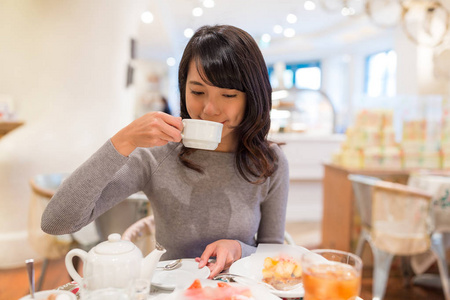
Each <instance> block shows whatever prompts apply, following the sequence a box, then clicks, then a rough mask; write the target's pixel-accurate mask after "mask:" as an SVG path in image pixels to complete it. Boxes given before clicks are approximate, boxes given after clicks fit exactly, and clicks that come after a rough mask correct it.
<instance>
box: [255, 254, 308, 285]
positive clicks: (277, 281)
mask: <svg viewBox="0 0 450 300" xmlns="http://www.w3.org/2000/svg"><path fill="white" fill-rule="evenodd" d="M262 274H263V281H264V282H265V283H268V284H270V285H271V286H273V287H274V288H276V289H277V290H290V289H292V288H294V287H295V286H296V285H298V284H299V283H301V282H302V267H301V265H300V263H299V262H297V261H296V260H294V259H293V258H292V257H287V256H278V257H266V258H265V259H264V268H263V270H262Z"/></svg>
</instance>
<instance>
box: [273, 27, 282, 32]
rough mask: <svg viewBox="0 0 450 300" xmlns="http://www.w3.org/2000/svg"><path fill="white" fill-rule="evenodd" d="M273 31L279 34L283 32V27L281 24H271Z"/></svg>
mask: <svg viewBox="0 0 450 300" xmlns="http://www.w3.org/2000/svg"><path fill="white" fill-rule="evenodd" d="M273 32H275V33H277V34H280V33H282V32H283V27H282V26H281V25H275V26H273Z"/></svg>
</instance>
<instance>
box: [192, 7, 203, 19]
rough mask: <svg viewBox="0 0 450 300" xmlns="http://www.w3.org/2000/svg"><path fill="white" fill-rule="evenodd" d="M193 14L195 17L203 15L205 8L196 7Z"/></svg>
mask: <svg viewBox="0 0 450 300" xmlns="http://www.w3.org/2000/svg"><path fill="white" fill-rule="evenodd" d="M192 15H193V16H194V17H200V16H201V15H203V8H201V7H196V8H194V9H193V10H192Z"/></svg>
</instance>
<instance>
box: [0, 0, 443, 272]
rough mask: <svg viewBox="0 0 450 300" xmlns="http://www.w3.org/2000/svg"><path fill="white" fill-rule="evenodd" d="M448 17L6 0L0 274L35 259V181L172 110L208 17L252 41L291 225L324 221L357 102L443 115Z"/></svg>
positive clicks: (306, 4) (1, 52)
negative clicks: (284, 168)
mask: <svg viewBox="0 0 450 300" xmlns="http://www.w3.org/2000/svg"><path fill="white" fill-rule="evenodd" d="M449 11H450V2H449V1H447V0H441V1H431V0H430V1H429V0H405V1H401V0H290V1H287V0H247V1H240V0H214V1H213V0H204V1H200V0H133V1H126V0H115V1H110V0H96V1H89V0H73V1H60V0H20V1H17V0H0V124H1V123H3V125H4V126H5V128H6V127H8V126H9V127H8V128H10V129H8V130H6V131H5V132H4V133H5V135H4V136H3V137H1V138H0V269H1V268H5V269H7V268H14V267H17V266H23V262H24V260H25V259H26V258H30V257H34V258H36V259H38V260H39V258H40V255H39V254H37V253H36V252H35V250H33V248H32V247H29V246H27V245H29V243H28V232H29V228H28V226H29V223H28V220H29V214H32V213H33V212H30V197H31V194H32V191H31V187H30V183H29V181H30V179H31V178H33V177H34V176H36V175H38V174H48V173H70V172H72V171H73V170H74V169H75V168H76V167H77V166H78V165H80V164H81V163H82V162H83V161H85V160H86V159H87V158H88V157H89V156H90V155H91V154H92V153H93V152H94V151H95V150H96V149H97V148H98V147H100V146H101V145H102V144H103V143H104V142H105V141H106V140H107V139H108V138H110V137H111V136H112V135H113V134H114V133H115V132H116V131H118V130H119V129H120V128H122V127H123V126H125V125H126V124H128V123H129V122H131V121H132V120H133V119H135V118H136V117H138V116H140V115H142V114H144V113H146V112H148V111H152V110H163V111H166V112H168V113H171V114H173V115H178V113H179V108H178V101H179V100H178V99H179V94H178V87H177V67H178V63H179V60H180V58H181V55H182V51H183V49H184V46H185V45H186V43H187V41H188V40H189V37H190V36H192V34H193V31H195V30H196V29H197V28H198V27H200V26H202V25H207V24H208V25H214V24H231V25H235V26H237V27H241V28H242V29H244V30H246V31H248V32H249V33H250V34H251V35H252V36H253V37H254V38H255V40H256V41H257V42H258V44H259V45H260V48H261V51H262V53H263V55H264V57H265V59H266V63H267V67H268V70H269V74H270V78H271V83H272V87H273V90H274V94H273V101H274V103H273V104H274V105H273V106H274V109H273V111H272V128H271V137H272V138H273V139H274V140H277V141H282V142H286V143H287V146H286V150H285V151H286V153H287V155H288V158H289V162H290V164H291V181H292V182H291V183H292V185H291V190H290V199H289V205H290V209H289V210H288V221H290V222H296V221H305V220H311V221H317V222H320V220H321V218H322V202H321V201H322V194H321V193H322V185H321V184H322V183H321V180H322V177H323V172H322V166H321V163H322V161H323V160H325V159H330V160H331V159H334V160H335V162H337V163H339V162H341V163H342V155H341V156H340V154H339V151H341V152H342V148H340V147H341V145H342V143H344V142H345V141H346V140H347V138H348V136H346V133H347V132H348V129H349V128H352V127H353V125H354V124H355V122H356V120H357V116H358V114H359V113H360V112H361V109H367V108H371V109H388V110H391V109H396V112H399V111H400V112H401V113H403V112H404V111H405V110H404V109H405V107H410V103H416V104H417V105H415V106H414V107H413V108H411V107H410V108H411V109H413V111H412V112H411V111H410V112H409V113H408V116H412V115H417V114H421V113H423V112H424V111H426V110H427V107H428V105H427V103H437V104H434V106H433V107H435V108H436V107H437V111H436V110H434V113H435V114H431V115H427V116H423V117H424V118H430V119H429V120H432V119H435V120H436V119H438V120H443V119H444V113H445V110H444V109H443V107H445V105H446V103H447V101H448V95H449V94H450V71H449V70H450V54H449V52H450V33H449V30H448V27H449ZM430 97H431V98H433V99H437V100H427V99H430ZM424 107H425V108H424ZM403 116H404V115H403ZM430 116H431V117H430ZM400 118H402V115H400ZM396 120H397V119H396ZM396 120H393V121H392V123H393V124H392V126H393V127H394V131H396V136H395V140H396V142H399V139H400V137H401V131H402V129H403V127H401V128H397V127H395V124H397V123H398V121H396ZM400 123H402V122H400ZM8 124H9V125H8ZM14 124H16V125H17V126H18V127H17V128H15V129H13V130H11V128H12V127H15V125H14ZM402 124H403V123H402ZM11 126H12V127H11ZM440 128H442V126H441V127H440ZM9 130H11V131H10V132H8V131H9ZM398 130H400V133H398ZM6 133H7V134H6ZM340 149H341V150H340ZM336 153H337V154H336ZM341 154H342V153H341ZM347 154H348V152H347ZM311 157H312V158H311ZM344 163H345V162H344ZM347 163H348V162H347ZM349 164H351V162H350V163H349ZM401 167H402V166H399V168H401ZM441 167H442V165H439V166H438V168H441Z"/></svg>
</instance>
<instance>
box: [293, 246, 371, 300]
mask: <svg viewBox="0 0 450 300" xmlns="http://www.w3.org/2000/svg"><path fill="white" fill-rule="evenodd" d="M301 262H302V270H303V287H304V289H305V296H304V297H303V299H304V300H325V299H326V300H354V299H357V297H358V295H359V292H360V289H361V271H362V261H361V258H359V257H358V256H356V255H355V254H352V253H348V252H344V251H338V250H329V249H319V250H312V251H311V253H307V254H304V255H303V256H302V260H301Z"/></svg>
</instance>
